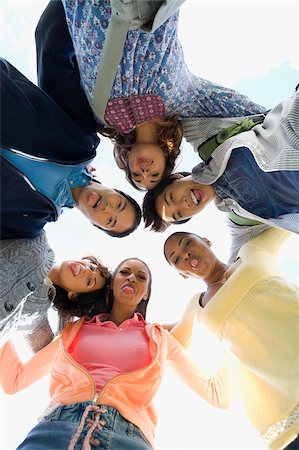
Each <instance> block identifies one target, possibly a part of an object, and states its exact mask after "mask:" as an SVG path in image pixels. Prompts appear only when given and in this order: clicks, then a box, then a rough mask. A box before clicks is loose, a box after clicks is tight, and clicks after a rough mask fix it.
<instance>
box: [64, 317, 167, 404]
mask: <svg viewBox="0 0 299 450" xmlns="http://www.w3.org/2000/svg"><path fill="white" fill-rule="evenodd" d="M78 332H79V330H78ZM150 337H151V339H152V341H153V342H154V344H155V345H156V351H155V353H154V356H153V358H152V362H151V363H150V364H149V365H148V366H147V369H150V367H151V366H153V365H154V363H155V362H156V359H157V357H158V344H157V342H156V340H155V339H154V326H152V329H151V336H150ZM62 345H63V353H64V355H65V356H66V357H67V359H68V360H69V361H70V363H72V364H73V365H74V366H75V367H77V368H78V369H79V370H81V372H83V373H85V374H86V375H87V377H88V378H89V380H90V382H91V384H92V387H93V394H92V395H93V399H92V403H93V404H97V403H98V401H99V400H100V399H101V398H102V397H103V395H104V392H105V391H106V390H107V387H108V385H109V384H110V383H111V382H112V381H114V380H115V379H117V378H119V377H122V376H124V373H121V374H119V375H115V376H114V377H112V378H111V379H110V380H109V381H107V383H105V384H104V386H103V388H102V389H101V391H100V392H97V390H96V385H95V382H94V379H93V378H92V376H91V375H90V373H89V372H88V370H87V369H85V367H83V366H82V365H81V364H79V363H77V361H75V359H74V358H73V357H72V356H71V355H70V354H69V353H68V352H67V350H66V348H65V346H64V342H63V341H62ZM142 370H144V367H142V368H140V369H136V370H132V371H130V372H125V375H129V374H133V373H138V372H141V371H142Z"/></svg>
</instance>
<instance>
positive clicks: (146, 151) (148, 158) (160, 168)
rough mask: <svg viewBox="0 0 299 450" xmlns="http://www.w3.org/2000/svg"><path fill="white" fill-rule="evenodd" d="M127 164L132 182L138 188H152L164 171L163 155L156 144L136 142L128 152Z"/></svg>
mask: <svg viewBox="0 0 299 450" xmlns="http://www.w3.org/2000/svg"><path fill="white" fill-rule="evenodd" d="M128 165H129V169H130V173H131V177H132V180H133V182H134V184H135V185H136V186H137V187H138V188H139V189H145V190H150V189H153V188H154V187H155V186H156V185H157V184H158V183H159V182H160V181H161V179H162V177H163V174H164V171H165V165H166V161H165V156H164V153H163V150H162V149H161V148H160V147H159V145H157V144H150V143H144V144H141V143H138V144H135V145H133V146H132V148H131V150H130V152H129V153H128Z"/></svg>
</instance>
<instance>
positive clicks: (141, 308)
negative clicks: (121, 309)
mask: <svg viewBox="0 0 299 450" xmlns="http://www.w3.org/2000/svg"><path fill="white" fill-rule="evenodd" d="M129 259H135V260H137V261H140V262H142V264H144V265H145V267H146V268H147V270H148V273H149V282H148V297H147V299H146V300H141V302H140V303H139V304H138V306H137V308H136V312H139V313H140V314H142V316H143V318H144V319H146V309H147V305H148V302H149V299H150V296H151V291H152V273H151V271H150V268H149V267H148V265H147V264H146V263H145V262H144V261H142V260H141V259H139V258H135V257H133V258H126V259H124V260H123V261H122V262H121V263H119V264H118V266H117V267H116V269H115V270H114V272H113V274H112V276H111V280H110V285H109V287H108V289H107V291H106V292H107V297H106V299H107V300H106V305H107V306H106V311H105V312H111V310H112V306H113V300H114V297H113V289H112V287H111V283H112V281H113V280H114V278H115V276H116V274H117V272H118V271H119V268H120V267H121V266H122V265H123V263H124V262H126V261H128V260H129Z"/></svg>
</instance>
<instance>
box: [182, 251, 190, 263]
mask: <svg viewBox="0 0 299 450" xmlns="http://www.w3.org/2000/svg"><path fill="white" fill-rule="evenodd" d="M190 255H191V253H190V252H186V253H185V254H184V256H183V261H184V262H186V261H187V259H189V258H190Z"/></svg>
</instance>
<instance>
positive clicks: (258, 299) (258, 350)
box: [172, 228, 299, 450]
mask: <svg viewBox="0 0 299 450" xmlns="http://www.w3.org/2000/svg"><path fill="white" fill-rule="evenodd" d="M288 236H289V232H287V231H284V230H279V229H274V228H273V229H270V230H267V231H265V232H264V233H262V234H260V235H259V236H257V237H256V238H254V239H252V240H251V241H250V242H248V243H247V244H245V245H244V246H243V247H242V248H241V250H240V251H239V255H238V256H239V257H240V258H241V261H242V263H241V264H240V266H239V267H238V268H237V269H236V271H235V272H234V273H233V274H232V275H231V276H230V278H229V279H228V280H227V281H226V282H225V284H224V285H223V286H222V287H221V288H220V289H219V290H218V291H217V293H216V294H215V295H214V296H213V298H212V299H211V300H210V301H209V302H208V303H207V305H206V306H205V307H204V308H201V307H200V306H199V304H198V295H197V296H196V298H193V299H192V301H191V303H190V305H189V307H188V308H187V311H186V313H185V315H184V317H183V318H182V320H181V321H180V323H179V324H178V325H177V327H175V328H174V329H173V331H172V334H173V335H174V336H175V337H176V338H177V339H178V340H180V341H181V342H182V343H183V344H185V343H186V341H187V340H188V339H189V337H190V333H191V332H190V324H191V321H192V319H191V316H192V312H193V315H194V313H197V314H200V317H201V320H202V321H203V322H204V323H205V325H206V326H207V327H208V328H209V329H210V330H211V331H212V332H213V333H214V334H216V335H218V337H219V339H220V340H221V341H222V342H223V343H225V347H226V351H227V355H228V359H227V361H228V364H229V368H230V373H231V376H232V382H233V384H234V386H235V387H236V389H237V392H238V395H239V396H240V398H241V400H242V402H243V405H244V407H245V409H246V412H247V415H248V417H249V419H250V421H251V423H252V424H253V426H254V427H255V428H256V429H257V430H258V431H259V432H260V434H261V435H262V437H263V438H264V441H265V443H266V445H267V447H268V448H269V449H275V450H277V449H280V448H284V447H285V446H286V445H287V443H289V442H291V441H292V440H293V439H294V437H295V436H297V435H298V432H299V408H297V407H298V406H299V291H298V288H296V287H295V286H294V285H292V284H291V283H289V282H288V281H287V280H286V279H285V278H284V275H283V274H282V273H281V272H280V270H279V268H278V266H277V265H276V262H275V256H276V254H277V252H278V250H279V247H280V245H281V244H282V242H283V241H284V240H285V239H286V238H287V237H288ZM191 328H192V327H191ZM296 408H297V409H296ZM281 421H283V423H281Z"/></svg>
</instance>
